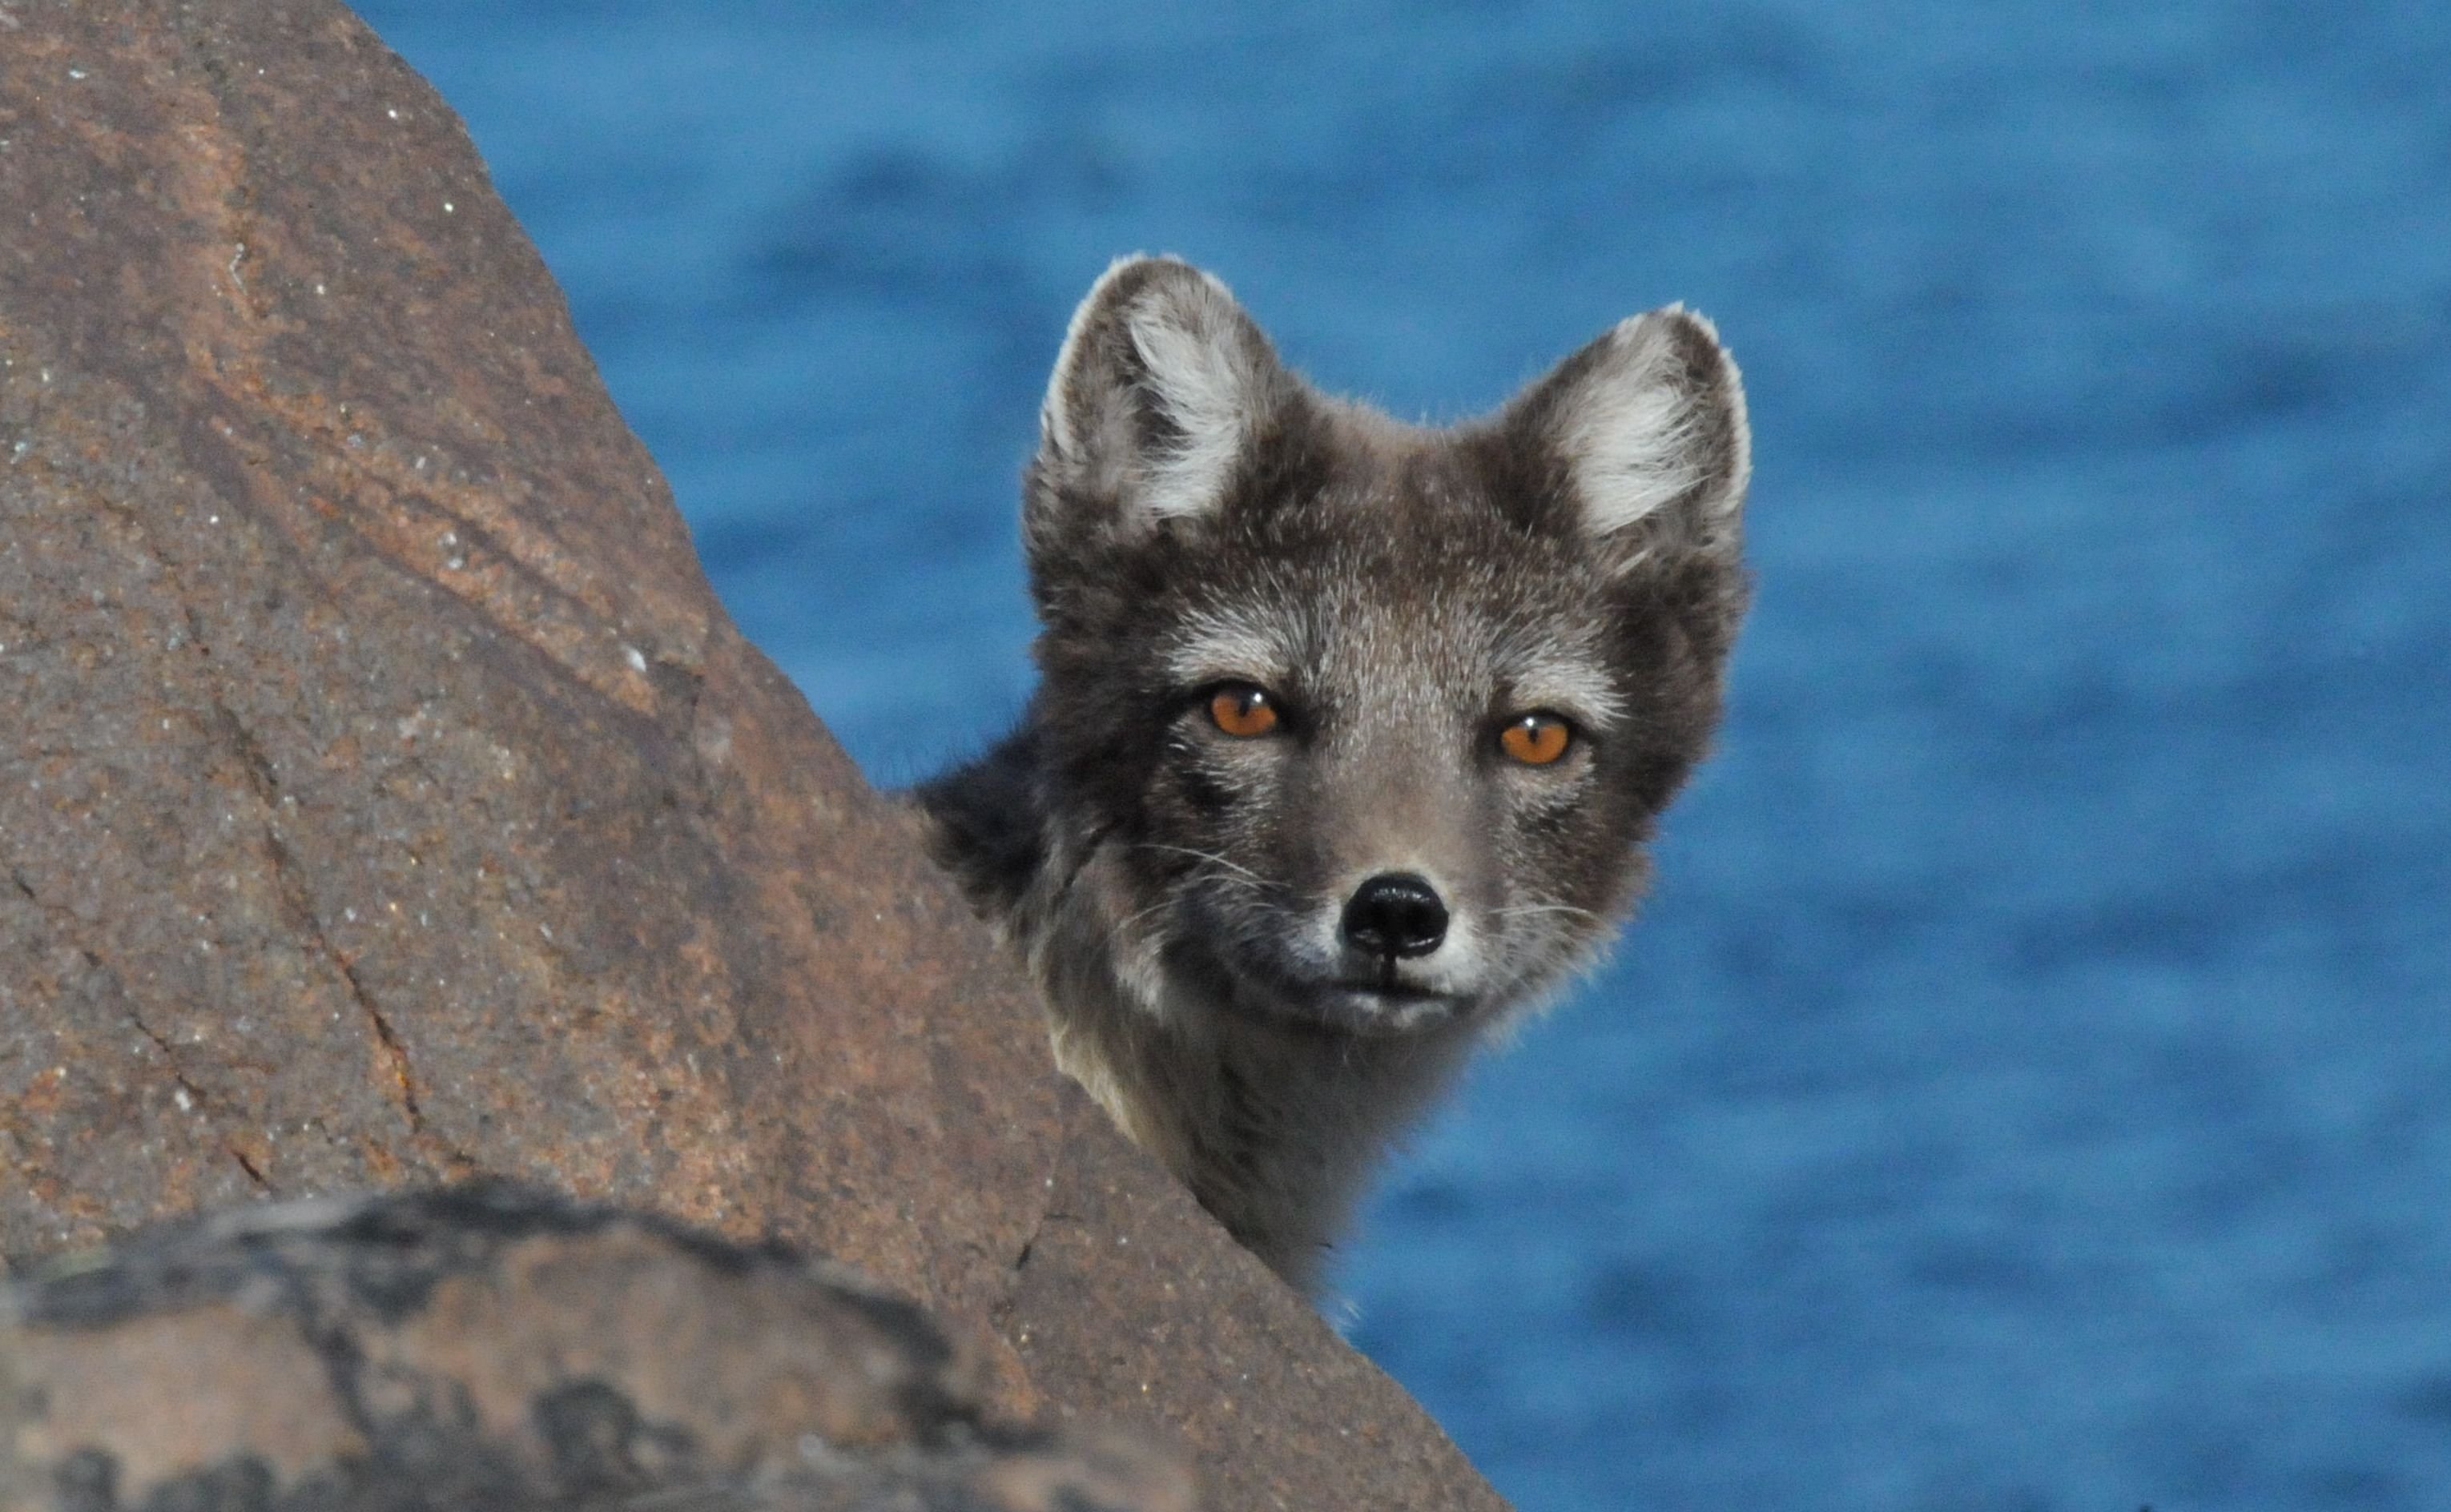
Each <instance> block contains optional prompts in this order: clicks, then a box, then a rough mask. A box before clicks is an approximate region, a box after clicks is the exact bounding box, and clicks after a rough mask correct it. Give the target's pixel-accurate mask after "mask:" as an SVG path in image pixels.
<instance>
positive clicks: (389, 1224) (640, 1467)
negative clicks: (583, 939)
mask: <svg viewBox="0 0 2451 1512" xmlns="http://www.w3.org/2000/svg"><path fill="white" fill-rule="evenodd" d="M12 1319H13V1320H14V1321H13V1325H12V1322H11V1320H12ZM0 1343H5V1344H6V1345H8V1357H9V1364H8V1365H7V1367H6V1369H7V1372H8V1379H7V1380H5V1381H0V1512H53V1509H57V1512H69V1509H71V1508H76V1509H92V1512H101V1509H107V1508H109V1507H113V1506H228V1507H261V1508H264V1509H265V1512H274V1509H284V1512H291V1509H294V1512H305V1509H307V1508H317V1509H328V1512H427V1509H431V1512H455V1509H462V1508H464V1509H467V1512H480V1509H485V1512H490V1509H494V1508H501V1507H520V1506H536V1507H542V1506H546V1505H550V1506H553V1507H556V1508H560V1509H564V1512H568V1509H573V1508H590V1507H601V1508H605V1509H607V1512H610V1509H612V1508H615V1507H636V1506H640V1505H657V1506H671V1505H676V1504H679V1505H687V1506H689V1507H693V1508H713V1507H741V1508H750V1507H775V1508H808V1509H811V1512H816V1509H821V1508H832V1507H853V1506H860V1507H867V1506H874V1507H878V1508H884V1507H888V1506H893V1507H908V1508H912V1512H1064V1509H1068V1508H1069V1509H1073V1512H1191V1509H1192V1507H1193V1504H1194V1500H1195V1499H1194V1496H1193V1492H1192V1486H1191V1476H1190V1471H1189V1469H1188V1467H1187V1466H1186V1465H1184V1464H1182V1463H1179V1462H1178V1461H1176V1460H1175V1459H1173V1458H1172V1457H1170V1456H1168V1455H1167V1454H1165V1453H1162V1452H1159V1451H1156V1450H1153V1449H1151V1448H1148V1447H1147V1446H1145V1445H1143V1444H1141V1443H1135V1442H1132V1441H1128V1440H1125V1439H1122V1438H1119V1437H1117V1436H1114V1435H1111V1434H1110V1435H1105V1436H1101V1437H1094V1438H1079V1439H1067V1438H1064V1437H1062V1436H1059V1435H1054V1434H1049V1433H1047V1432H1043V1431H1029V1430H1023V1429H1015V1428H1011V1427H1006V1426H999V1425H997V1424H992V1423H990V1422H988V1421H987V1420H986V1419H985V1417H984V1416H983V1414H982V1412H981V1410H980V1402H979V1384H980V1383H979V1380H978V1371H977V1368H976V1362H975V1361H973V1360H971V1359H966V1358H965V1357H964V1356H963V1355H962V1354H961V1353H960V1351H959V1350H958V1349H957V1348H956V1347H954V1346H953V1345H951V1344H950V1343H949V1342H948V1341H947V1340H946V1338H945V1337H944V1336H943V1335H942V1334H940V1333H939V1332H937V1330H936V1329H935V1328H934V1326H933V1325H931V1324H930V1323H929V1322H928V1321H927V1319H926V1318H925V1317H924V1316H923V1315H922V1314H921V1313H920V1312H919V1310H918V1309H917V1308H915V1307H913V1306H911V1305H910V1304H909V1303H907V1302H903V1301H901V1300H899V1299H897V1298H894V1297H892V1296H890V1295H887V1294H886V1293H883V1292H880V1291H878V1290H877V1289H876V1288H875V1287H874V1286H873V1285H872V1284H870V1283H868V1282H866V1281H863V1280H862V1279H860V1278H859V1277H858V1276H856V1275H855V1274H853V1273H852V1272H850V1271H847V1270H843V1269H840V1268H838V1267H828V1266H823V1265H810V1264H807V1263H805V1262H802V1261H800V1260H798V1259H795V1258H794V1257H793V1256H792V1255H790V1254H789V1253H787V1252H785V1251H783V1250H781V1249H779V1248H776V1247H771V1246H770V1247H763V1248H758V1249H744V1248H740V1247H735V1246H732V1245H728V1244H725V1243H724V1242H722V1241H721V1240H718V1239H716V1238H714V1237H712V1236H710V1235H708V1234H706V1233H704V1232H703V1231H700V1230H695V1229H688V1228H684V1227H679V1226H677V1225H674V1224H671V1223H669V1222H665V1221H661V1220H657V1219H654V1218H641V1217H637V1216H633V1215H629V1214H625V1213H622V1212H619V1211H618V1210H616V1209H612V1208H584V1207H578V1206H575V1205H572V1204H570V1203H568V1202H566V1201H564V1200H562V1199H559V1198H556V1197H551V1196H548V1195H546V1194H544V1193H542V1192H540V1191H536V1190H520V1189H518V1188H502V1187H494V1186H463V1187H460V1188H452V1189H450V1190H448V1191H445V1192H441V1193H439V1194H438V1193H426V1194H418V1195H411V1196H395V1197H386V1198H373V1199H367V1198H360V1199H326V1200H322V1201H313V1200H310V1201H306V1202H298V1203H285V1204H280V1205H276V1206H270V1207H264V1206H255V1207H248V1208H239V1209H236V1210H234V1211H232V1212H229V1213H225V1214H222V1215H219V1216H216V1217H213V1218H210V1219H206V1220H203V1221H201V1222H198V1223H195V1224H193V1225H191V1226H188V1227H184V1228H174V1229H172V1230H170V1231H167V1232H163V1233H157V1234H153V1235H149V1236H147V1238H145V1239H143V1240H140V1241H137V1242H136V1243H134V1244H133V1245H131V1246H129V1247H127V1248H126V1249H125V1250H124V1251H122V1252H119V1253H115V1254H112V1255H110V1256H108V1258H107V1259H103V1260H100V1261H97V1262H93V1263H89V1264H86V1265H80V1266H72V1267H65V1268H63V1269H61V1270H60V1271H59V1272H58V1273H56V1274H53V1275H49V1276H46V1277H43V1278H41V1279H37V1280H35V1281H32V1282H29V1283H26V1284H23V1285H21V1286H18V1287H16V1288H14V1289H13V1291H11V1290H10V1289H8V1288H0ZM676 1499H677V1500H676Z"/></svg>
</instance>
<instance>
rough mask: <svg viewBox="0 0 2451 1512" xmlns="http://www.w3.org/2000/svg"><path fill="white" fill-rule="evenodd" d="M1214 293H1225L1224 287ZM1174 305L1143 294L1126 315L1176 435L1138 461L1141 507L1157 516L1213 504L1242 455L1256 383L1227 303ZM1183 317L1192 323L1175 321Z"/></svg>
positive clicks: (1173, 516)
mask: <svg viewBox="0 0 2451 1512" xmlns="http://www.w3.org/2000/svg"><path fill="white" fill-rule="evenodd" d="M1201 292H1202V294H1206V293H1207V292H1208V290H1206V289H1203V290H1202V291H1201ZM1216 294H1217V297H1218V298H1220V299H1224V298H1225V290H1224V289H1222V288H1219V289H1217V290H1216ZM1174 303H1175V302H1174V301H1172V300H1170V299H1167V298H1164V297H1162V296H1161V297H1158V298H1153V299H1149V300H1146V301H1144V302H1142V304H1141V305H1140V307H1139V308H1137V309H1134V310H1133V311H1132V313H1131V318H1130V329H1131V334H1132V345H1133V346H1134V347H1135V348H1136V349H1138V351H1139V352H1140V356H1141V361H1142V362H1144V363H1147V364H1148V373H1149V386H1150V387H1151V388H1152V389H1153V390H1155V397H1156V399H1157V401H1158V403H1160V404H1162V405H1164V406H1165V408H1166V415H1167V420H1169V421H1171V422H1173V423H1174V427H1175V429H1176V430H1178V431H1180V432H1181V433H1182V435H1181V440H1180V441H1179V442H1177V443H1176V444H1175V445H1174V446H1172V447H1170V448H1167V449H1166V450H1164V451H1161V452H1159V453H1158V454H1156V455H1155V456H1151V457H1148V458H1146V459H1144V463H1145V465H1146V467H1147V473H1146V475H1145V481H1144V485H1143V489H1142V493H1141V507H1142V508H1143V509H1145V510H1147V512H1148V513H1149V514H1150V515H1151V516H1153V517H1155V518H1157V519H1160V520H1167V519H1180V518H1183V517H1186V516H1190V515H1199V514H1205V513H1206V512H1207V511H1208V510H1210V509H1213V508H1215V507H1216V506H1217V504H1218V503H1219V502H1220V501H1221V500H1222V499H1223V497H1224V495H1225V481H1226V479H1227V478H1228V477H1230V476H1231V475H1232V473H1233V470H1234V464H1235V462H1236V461H1238V460H1239V459H1240V458H1241V457H1242V454H1243V443H1244V440H1245V437H1246V436H1247V435H1248V434H1249V432H1250V419H1251V409H1252V405H1253V403H1254V401H1255V399H1256V397H1257V395H1258V393H1259V389H1260V378H1259V375H1258V374H1256V373H1254V372H1252V371H1251V364H1250V363H1249V362H1248V360H1247V358H1246V357H1245V354H1244V353H1243V351H1242V350H1241V347H1242V343H1241V342H1240V341H1239V340H1238V339H1237V338H1238V334H1239V333H1237V332H1236V331H1235V330H1234V328H1233V325H1232V324H1231V323H1232V320H1233V313H1232V309H1231V306H1230V304H1229V305H1228V307H1227V308H1226V309H1225V310H1215V309H1201V310H1196V311H1195V310H1181V311H1178V310H1176V309H1175V308H1173V307H1172V306H1173V305H1174ZM1184 318H1187V320H1188V321H1189V322H1190V323H1192V324H1191V325H1186V324H1177V320H1178V319H1184ZM1193 326H1196V327H1198V328H1192V327H1193Z"/></svg>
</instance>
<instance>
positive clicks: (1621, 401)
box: [1507, 304, 1753, 573]
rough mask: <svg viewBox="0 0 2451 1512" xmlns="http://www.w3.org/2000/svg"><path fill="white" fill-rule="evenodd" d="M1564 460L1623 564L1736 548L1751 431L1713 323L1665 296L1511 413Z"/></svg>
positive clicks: (1586, 526) (1733, 552) (1585, 522)
mask: <svg viewBox="0 0 2451 1512" xmlns="http://www.w3.org/2000/svg"><path fill="white" fill-rule="evenodd" d="M1507 419H1508V422H1509V423H1510V424H1511V425H1512V426H1515V427H1518V435H1519V436H1520V437H1521V438H1522V440H1523V441H1524V442H1526V443H1528V444H1530V445H1532V446H1534V447H1537V448H1539V451H1540V452H1541V453H1542V454H1544V455H1545V456H1546V457H1547V458H1548V459H1549V461H1550V462H1551V463H1552V464H1553V465H1556V466H1558V467H1559V468H1561V469H1562V471H1563V474H1564V479H1565V481H1566V483H1567V485H1568V487H1569V488H1570V489H1571V491H1572V494H1573V507H1574V509H1575V511H1576V514H1577V518H1578V521H1579V523H1580V524H1581V526H1582V528H1583V530H1584V531H1585V532H1586V533H1588V534H1589V535H1590V537H1591V538H1592V540H1593V541H1594V542H1595V543H1596V544H1598V546H1599V547H1600V549H1601V551H1602V553H1603V560H1605V561H1607V562H1608V563H1609V564H1610V566H1611V567H1612V568H1613V569H1614V570H1615V571H1617V572H1618V573H1625V572H1630V571H1632V570H1634V569H1635V568H1637V567H1638V566H1640V565H1642V564H1643V563H1645V562H1648V561H1653V560H1660V559H1663V558H1667V557H1689V556H1699V557H1704V558H1712V559H1724V560H1727V561H1728V562H1729V563H1731V564H1733V563H1734V561H1735V558H1736V556H1737V554H1738V552H1739V550H1740V549H1741V546H1742V534H1743V532H1742V526H1743V520H1742V516H1743V512H1744V502H1745V487H1746V484H1747V482H1748V481H1750V480H1751V478H1752V475H1753V439H1752V433H1751V431H1750V430H1749V429H1748V427H1747V425H1746V423H1745V392H1744V385H1743V383H1742V382H1741V381H1740V380H1739V378H1738V377H1737V374H1736V364H1735V361H1734V360H1733V359H1731V358H1730V357H1729V356H1728V353H1727V349H1726V348H1725V347H1723V346H1721V345H1720V344H1719V333H1718V332H1717V330H1716V329H1715V328H1714V327H1713V326H1712V324H1711V323H1710V322H1709V321H1707V320H1704V319H1703V318H1702V317H1701V316H1699V315H1696V314H1693V313H1692V312H1690V311H1688V310H1687V309H1685V308H1684V306H1682V305H1678V304H1671V305H1669V306H1668V307H1667V308H1665V309H1657V310H1653V311H1651V312H1650V313H1649V314H1647V315H1637V316H1635V317H1633V318H1632V319H1630V320H1626V321H1622V322H1620V323H1618V325H1617V327H1616V328H1615V329H1614V330H1611V331H1610V332H1609V333H1608V334H1606V335H1605V336H1602V337H1600V338H1599V339H1598V340H1597V341H1595V342H1593V343H1591V344H1589V345H1587V346H1585V347H1584V348H1583V349H1582V350H1580V351H1578V352H1577V353H1575V354H1574V355H1573V356H1572V357H1569V358H1567V359H1566V360H1565V361H1564V362H1562V363H1559V364H1558V366H1557V368H1556V370H1554V371H1553V372H1551V373H1550V374H1549V375H1548V376H1547V377H1546V378H1543V379H1541V380H1540V381H1539V382H1538V383H1534V384H1533V385H1532V387H1531V388H1529V389H1528V390H1526V391H1525V392H1524V393H1523V394H1522V395H1521V396H1520V398H1518V399H1517V400H1516V401H1515V403H1513V404H1512V405H1511V406H1509V409H1508V412H1507Z"/></svg>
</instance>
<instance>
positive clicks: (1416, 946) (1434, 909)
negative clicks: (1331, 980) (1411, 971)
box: [1344, 872, 1447, 957]
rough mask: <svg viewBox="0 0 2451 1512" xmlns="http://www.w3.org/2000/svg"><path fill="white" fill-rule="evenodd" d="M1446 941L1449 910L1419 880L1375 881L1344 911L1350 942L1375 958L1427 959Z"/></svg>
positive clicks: (1396, 877) (1362, 888) (1364, 886)
mask: <svg viewBox="0 0 2451 1512" xmlns="http://www.w3.org/2000/svg"><path fill="white" fill-rule="evenodd" d="M1446 937H1447V906H1446V905H1445V904H1444V903H1441V902H1440V901H1439V894H1438V890H1437V889H1436V888H1433V887H1431V886H1430V884H1428V883H1427V882H1424V881H1422V879H1421V878H1420V877H1418V876H1408V875H1405V874H1402V873H1401V872H1397V873H1388V874H1384V875H1381V876H1374V877H1372V878H1371V879H1370V880H1369V881H1367V882H1364V883H1363V884H1362V885H1361V886H1360V887H1358V888H1355V889H1354V890H1353V898H1352V900H1351V901H1350V902H1348V903H1346V904H1345V905H1344V938H1345V942H1346V943H1347V944H1349V945H1351V946H1352V947H1353V948H1354V949H1356V950H1361V951H1368V952H1370V953H1371V954H1373V955H1385V956H1391V957H1392V956H1399V955H1427V954H1429V953H1430V952H1432V951H1435V950H1437V949H1438V948H1439V942H1440V941H1441V940H1443V939H1445V938H1446Z"/></svg>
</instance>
